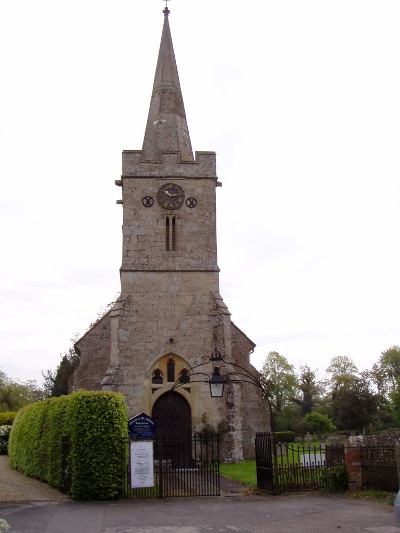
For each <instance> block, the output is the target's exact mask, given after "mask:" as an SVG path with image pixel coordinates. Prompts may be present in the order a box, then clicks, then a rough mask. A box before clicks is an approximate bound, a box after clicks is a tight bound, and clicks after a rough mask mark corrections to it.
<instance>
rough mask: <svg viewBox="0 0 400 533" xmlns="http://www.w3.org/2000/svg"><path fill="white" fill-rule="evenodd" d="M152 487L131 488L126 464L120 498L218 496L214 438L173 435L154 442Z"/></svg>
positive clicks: (128, 466) (218, 482)
mask: <svg viewBox="0 0 400 533" xmlns="http://www.w3.org/2000/svg"><path fill="white" fill-rule="evenodd" d="M153 447H154V487H150V488H139V489H138V488H131V486H130V477H131V473H130V462H129V464H128V465H127V468H126V472H125V476H124V485H123V488H122V498H128V499H139V498H165V497H167V496H170V497H171V496H219V494H220V477H219V442H218V438H217V437H216V436H210V437H199V436H197V435H194V436H193V437H189V438H177V437H174V436H171V437H165V436H164V437H163V438H162V439H160V440H155V441H154V443H153Z"/></svg>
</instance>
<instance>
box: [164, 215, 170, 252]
mask: <svg viewBox="0 0 400 533" xmlns="http://www.w3.org/2000/svg"><path fill="white" fill-rule="evenodd" d="M165 249H166V250H167V252H169V217H167V218H166V219H165Z"/></svg>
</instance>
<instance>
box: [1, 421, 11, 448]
mask: <svg viewBox="0 0 400 533" xmlns="http://www.w3.org/2000/svg"><path fill="white" fill-rule="evenodd" d="M10 432H11V426H0V454H6V453H7V448H8V439H9V437H10Z"/></svg>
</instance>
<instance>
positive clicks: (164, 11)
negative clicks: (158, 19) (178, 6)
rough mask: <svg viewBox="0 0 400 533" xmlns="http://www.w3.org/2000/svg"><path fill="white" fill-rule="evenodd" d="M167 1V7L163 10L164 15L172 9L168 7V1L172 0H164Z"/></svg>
mask: <svg viewBox="0 0 400 533" xmlns="http://www.w3.org/2000/svg"><path fill="white" fill-rule="evenodd" d="M162 1H163V2H165V9H164V10H163V13H164V15H169V13H170V11H169V9H168V2H171V0H162Z"/></svg>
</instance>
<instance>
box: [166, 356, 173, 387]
mask: <svg viewBox="0 0 400 533" xmlns="http://www.w3.org/2000/svg"><path fill="white" fill-rule="evenodd" d="M167 379H168V381H170V382H171V381H172V382H175V361H174V360H173V359H170V360H169V361H168V363H167Z"/></svg>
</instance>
